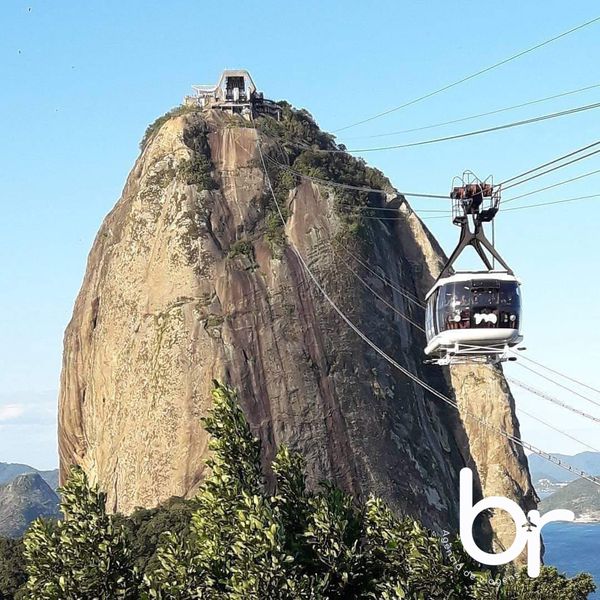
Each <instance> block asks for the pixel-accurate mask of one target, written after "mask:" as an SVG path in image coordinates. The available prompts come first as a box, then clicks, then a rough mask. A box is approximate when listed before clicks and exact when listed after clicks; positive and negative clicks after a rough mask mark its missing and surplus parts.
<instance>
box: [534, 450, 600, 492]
mask: <svg viewBox="0 0 600 600" xmlns="http://www.w3.org/2000/svg"><path fill="white" fill-rule="evenodd" d="M553 456H555V457H556V458H558V459H560V460H563V461H564V462H566V463H568V464H569V465H571V466H573V467H576V468H578V469H581V470H582V471H585V472H586V473H589V474H590V475H600V452H580V453H579V454H575V455H574V456H569V455H568V454H553ZM528 460H529V471H530V473H531V480H532V481H533V483H534V485H535V484H536V482H538V481H539V480H540V479H548V480H549V481H551V482H553V483H557V482H570V481H574V480H575V479H577V475H575V474H572V473H569V471H567V470H565V469H563V468H561V467H559V466H558V465H554V464H552V463H550V462H548V461H547V460H545V459H543V458H542V457H541V456H538V455H537V454H531V455H530V456H529V457H528Z"/></svg>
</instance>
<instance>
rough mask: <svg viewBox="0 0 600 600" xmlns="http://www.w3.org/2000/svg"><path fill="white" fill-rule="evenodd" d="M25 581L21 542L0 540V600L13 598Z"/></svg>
mask: <svg viewBox="0 0 600 600" xmlns="http://www.w3.org/2000/svg"><path fill="white" fill-rule="evenodd" d="M26 580H27V575H26V574H25V558H24V556H23V541H22V540H9V539H5V538H0V600H3V599H5V598H6V599H9V598H14V596H15V594H16V592H17V590H18V589H19V588H20V587H21V586H23V584H24V583H25V581H26Z"/></svg>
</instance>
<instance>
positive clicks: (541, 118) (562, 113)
mask: <svg viewBox="0 0 600 600" xmlns="http://www.w3.org/2000/svg"><path fill="white" fill-rule="evenodd" d="M599 18H600V17H599ZM596 108H600V102H594V103H593V104H586V105H584V106H578V107H575V108H569V109H567V110H562V111H559V112H554V113H549V114H545V115H540V116H537V117H531V118H529V119H523V120H521V121H513V122H511V123H504V124H503V125H496V126H494V127H487V128H485V129H477V130H475V131H467V132H465V133H457V134H454V135H447V136H443V137H438V138H432V139H428V140H419V141H417V142H409V143H405V144H394V145H391V146H377V147H375V148H350V149H341V148H335V149H327V148H314V147H311V146H308V145H306V144H298V143H296V142H286V143H287V144H290V145H292V146H296V147H298V148H304V149H306V150H312V151H313V152H322V153H326V154H353V153H360V152H381V151H384V150H399V149H402V148H414V147H416V146H425V145H429V144H439V143H441V142H449V141H454V140H459V139H462V138H467V137H473V136H476V135H483V134H485V133H492V132H495V131H502V130H504V129H512V128H513V127H522V126H523V125H532V124H533V123H539V122H541V121H547V120H549V119H557V118H560V117H566V116H570V115H573V114H577V113H580V112H585V111H588V110H594V109H596Z"/></svg>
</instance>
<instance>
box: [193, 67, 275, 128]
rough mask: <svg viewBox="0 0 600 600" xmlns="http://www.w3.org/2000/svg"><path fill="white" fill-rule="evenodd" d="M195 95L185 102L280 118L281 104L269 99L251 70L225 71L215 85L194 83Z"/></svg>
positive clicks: (232, 111)
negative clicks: (253, 77) (253, 78)
mask: <svg viewBox="0 0 600 600" xmlns="http://www.w3.org/2000/svg"><path fill="white" fill-rule="evenodd" d="M192 89H193V90H194V94H193V95H192V96H186V97H185V98H184V104H186V105H188V106H189V105H198V106H201V107H202V108H216V109H219V110H222V111H225V112H228V113H231V114H235V115H242V116H243V117H245V118H247V119H254V118H255V117H256V116H258V115H260V114H266V115H269V116H271V117H275V118H276V119H278V120H279V118H280V116H281V107H280V106H278V105H277V104H275V102H273V101H271V100H266V99H265V97H264V95H263V93H262V92H259V91H257V89H256V85H255V84H254V81H253V80H252V77H251V76H250V73H248V71H245V70H243V69H238V70H226V71H223V73H222V74H221V78H220V79H219V82H218V83H217V84H216V85H193V86H192Z"/></svg>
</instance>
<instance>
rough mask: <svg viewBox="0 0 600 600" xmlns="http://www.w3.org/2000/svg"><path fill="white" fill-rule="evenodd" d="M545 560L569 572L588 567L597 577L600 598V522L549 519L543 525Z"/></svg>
mask: <svg viewBox="0 0 600 600" xmlns="http://www.w3.org/2000/svg"><path fill="white" fill-rule="evenodd" d="M543 538H544V545H545V546H546V554H545V555H544V563H545V564H547V565H552V566H553V567H556V568H557V569H558V570H559V571H562V572H564V573H567V575H576V574H577V573H581V572H582V571H585V572H587V573H589V574H590V575H592V576H593V577H594V580H595V582H596V586H597V587H598V591H596V593H595V594H592V595H591V596H590V599H591V598H594V600H600V523H589V524H588V523H550V524H549V525H546V526H545V527H544V531H543Z"/></svg>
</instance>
